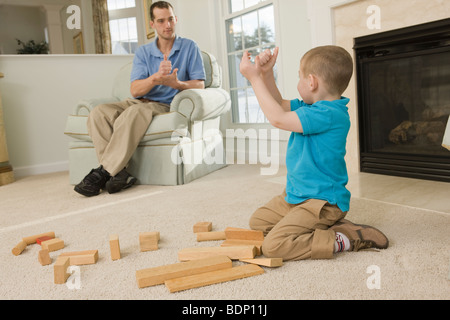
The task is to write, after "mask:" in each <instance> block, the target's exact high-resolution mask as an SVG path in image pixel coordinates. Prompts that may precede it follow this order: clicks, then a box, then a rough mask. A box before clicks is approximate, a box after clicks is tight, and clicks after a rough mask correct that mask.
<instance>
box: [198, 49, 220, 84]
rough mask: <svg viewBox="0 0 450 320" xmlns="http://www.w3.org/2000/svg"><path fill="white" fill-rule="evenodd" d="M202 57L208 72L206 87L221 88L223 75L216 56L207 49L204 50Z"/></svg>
mask: <svg viewBox="0 0 450 320" xmlns="http://www.w3.org/2000/svg"><path fill="white" fill-rule="evenodd" d="M202 57H203V66H204V67H205V73H206V80H205V88H219V87H220V86H221V85H222V82H221V79H222V75H221V70H220V67H219V63H218V62H217V59H216V57H214V56H213V55H211V54H209V53H208V52H205V51H202Z"/></svg>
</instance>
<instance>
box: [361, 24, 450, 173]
mask: <svg viewBox="0 0 450 320" xmlns="http://www.w3.org/2000/svg"><path fill="white" fill-rule="evenodd" d="M354 49H355V54H356V65H357V91H358V114H359V134H360V137H359V138H360V159H361V163H360V164H361V171H363V172H372V173H381V174H389V175H397V176H406V177H414V178H423V179H431V180H441V181H448V182H450V151H449V150H447V149H445V148H444V147H443V146H442V140H443V136H444V132H445V128H446V125H447V121H448V119H449V114H450V19H446V20H441V21H437V22H434V23H429V24H424V25H419V26H415V27H410V28H405V29H402V30H395V31H390V32H384V33H379V34H375V35H372V36H366V37H361V38H356V39H355V47H354Z"/></svg>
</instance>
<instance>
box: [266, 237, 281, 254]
mask: <svg viewBox="0 0 450 320" xmlns="http://www.w3.org/2000/svg"><path fill="white" fill-rule="evenodd" d="M261 251H262V253H263V255H264V256H265V257H266V258H283V257H282V256H281V250H280V243H279V241H275V240H274V239H271V238H270V237H266V238H265V239H264V241H263V244H262V247H261Z"/></svg>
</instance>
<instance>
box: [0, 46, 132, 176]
mask: <svg viewBox="0 0 450 320" xmlns="http://www.w3.org/2000/svg"><path fill="white" fill-rule="evenodd" d="M131 59H132V56H112V55H109V56H107V55H27V56H19V55H16V56H12V55H11V56H0V70H1V72H2V73H4V75H5V78H3V79H0V94H1V98H2V104H3V117H4V119H3V120H4V123H5V129H6V139H7V144H8V152H9V160H10V163H11V165H12V166H13V168H14V172H15V175H17V176H23V175H30V174H40V173H46V172H53V171H64V170H67V169H68V142H69V141H70V140H69V138H68V137H67V136H65V135H64V128H65V123H66V119H67V116H68V115H69V114H70V113H71V112H72V110H73V109H74V108H75V106H76V104H77V102H78V101H79V100H81V99H83V98H94V97H108V96H110V95H111V88H112V82H113V78H114V76H115V74H116V72H117V71H118V70H119V68H120V67H121V66H122V65H124V64H126V63H127V62H129V61H131Z"/></svg>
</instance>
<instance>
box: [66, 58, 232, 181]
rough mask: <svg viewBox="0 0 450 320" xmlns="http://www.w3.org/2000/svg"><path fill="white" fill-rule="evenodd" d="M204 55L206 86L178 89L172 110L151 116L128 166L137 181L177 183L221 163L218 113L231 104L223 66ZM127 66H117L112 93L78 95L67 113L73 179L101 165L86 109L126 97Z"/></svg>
mask: <svg viewBox="0 0 450 320" xmlns="http://www.w3.org/2000/svg"><path fill="white" fill-rule="evenodd" d="M202 56H203V63H204V66H205V71H206V81H205V89H190V90H185V91H182V92H180V93H178V94H177V95H176V96H175V98H174V99H173V101H172V104H171V106H170V111H169V112H168V113H165V114H161V115H158V116H155V117H154V119H153V121H152V123H151V124H150V126H149V128H148V130H147V133H146V134H145V136H144V138H143V139H142V141H141V143H140V145H139V147H138V148H137V150H136V152H135V153H134V155H133V157H132V159H131V160H130V163H129V166H128V169H127V171H128V172H130V173H131V174H132V175H133V176H135V177H136V178H137V179H138V182H137V183H138V184H151V185H181V184H185V183H188V182H190V181H193V180H195V179H197V178H200V177H202V176H204V175H206V174H209V173H211V172H213V171H215V170H218V169H220V168H222V167H224V166H225V152H224V149H223V139H222V135H221V132H220V118H221V116H222V115H224V114H225V113H227V112H228V111H229V110H230V107H231V99H230V95H229V93H228V92H227V91H225V90H223V89H222V88H221V85H222V70H221V68H220V66H219V65H218V63H217V60H216V59H215V57H214V56H212V55H211V54H209V53H207V52H202ZM131 69H132V63H129V64H127V65H125V66H124V67H122V68H121V70H120V71H119V73H118V75H117V77H116V79H115V81H114V85H113V88H112V95H111V97H107V98H94V99H87V100H82V101H80V102H79V104H78V105H77V106H76V107H75V109H74V111H73V114H71V115H69V117H68V119H67V123H66V128H65V132H64V133H65V134H66V135H68V136H70V137H71V138H73V139H71V141H70V143H69V171H70V183H71V184H77V183H79V182H80V181H81V180H82V179H83V178H84V176H85V175H86V174H88V173H89V171H90V170H91V169H93V168H96V167H98V166H99V163H98V160H97V156H96V152H95V149H94V145H93V143H92V140H91V138H90V136H89V134H88V131H87V118H88V114H89V112H90V111H91V110H92V109H93V108H94V107H95V106H97V105H99V104H103V103H109V102H116V101H121V100H125V99H127V98H130V74H131ZM220 157H222V158H221V159H220ZM212 158H213V159H212Z"/></svg>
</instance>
